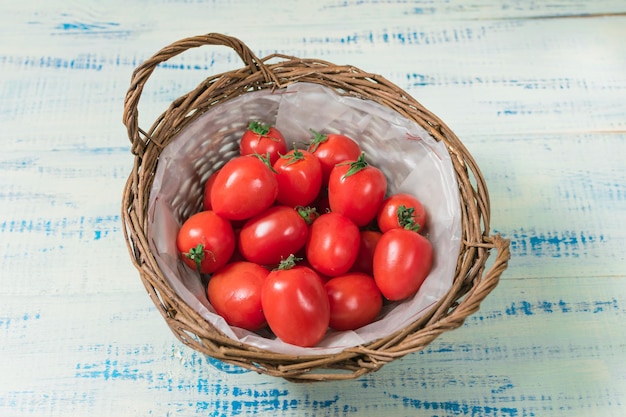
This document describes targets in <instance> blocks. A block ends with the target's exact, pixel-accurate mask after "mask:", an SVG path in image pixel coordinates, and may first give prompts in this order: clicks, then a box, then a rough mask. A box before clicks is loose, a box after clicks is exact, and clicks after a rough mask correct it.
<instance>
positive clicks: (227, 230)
mask: <svg viewBox="0 0 626 417" xmlns="http://www.w3.org/2000/svg"><path fill="white" fill-rule="evenodd" d="M176 248H177V249H178V252H179V253H180V254H181V257H182V260H183V262H184V263H185V264H187V265H188V266H189V267H190V268H194V269H196V270H197V271H198V272H200V273H202V274H210V273H211V272H213V271H216V270H217V269H219V268H221V267H222V266H224V265H226V263H227V262H228V260H229V259H230V257H231V256H232V255H233V252H234V251H235V234H234V232H233V228H232V226H231V224H230V222H229V221H228V220H226V219H224V218H223V217H221V216H219V215H218V214H216V213H215V212H213V211H201V212H199V213H196V214H194V215H192V216H191V217H189V218H188V219H187V220H186V221H185V222H184V223H183V224H182V226H181V227H180V229H179V231H178V234H177V236H176Z"/></svg>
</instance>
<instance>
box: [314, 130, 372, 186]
mask: <svg viewBox="0 0 626 417" xmlns="http://www.w3.org/2000/svg"><path fill="white" fill-rule="evenodd" d="M311 132H313V135H314V137H313V140H312V141H311V143H309V145H308V148H307V149H308V151H309V152H311V153H312V154H313V155H315V156H316V157H317V159H319V160H320V163H321V165H322V184H328V178H329V176H330V171H332V169H333V168H334V167H335V165H337V164H339V163H342V162H344V161H354V160H355V159H357V158H358V157H359V155H361V147H360V146H359V144H358V143H356V142H355V141H354V140H353V139H351V138H349V137H348V136H345V135H341V134H338V133H329V134H326V135H324V134H321V133H319V132H316V131H315V130H313V129H311Z"/></svg>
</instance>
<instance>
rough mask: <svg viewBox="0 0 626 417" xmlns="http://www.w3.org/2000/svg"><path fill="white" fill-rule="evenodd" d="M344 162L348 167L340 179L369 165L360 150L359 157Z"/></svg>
mask: <svg viewBox="0 0 626 417" xmlns="http://www.w3.org/2000/svg"><path fill="white" fill-rule="evenodd" d="M345 164H349V165H350V168H349V169H348V172H346V173H345V174H343V177H341V179H344V180H345V179H346V178H348V177H350V176H352V175H354V174H356V173H357V172H359V171H361V170H363V169H365V168H367V167H368V166H369V164H368V163H367V161H366V160H365V153H364V152H361V155H359V158H358V159H357V160H356V161H352V162H346V163H345Z"/></svg>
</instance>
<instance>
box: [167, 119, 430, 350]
mask: <svg viewBox="0 0 626 417" xmlns="http://www.w3.org/2000/svg"><path fill="white" fill-rule="evenodd" d="M312 132H313V137H312V139H311V141H310V143H308V144H306V146H304V147H303V148H302V149H298V147H297V146H296V145H294V146H293V147H291V148H288V146H287V143H286V141H285V138H284V137H283V135H282V134H281V132H280V131H278V130H277V129H276V127H274V126H271V125H267V124H262V123H259V122H252V123H250V125H249V126H248V129H247V130H246V132H245V133H244V134H243V136H242V138H241V140H240V143H239V145H240V149H239V150H240V155H238V156H236V157H234V158H233V159H231V160H229V161H227V162H226V163H225V164H224V165H223V166H222V167H221V168H220V169H219V170H217V171H216V172H214V173H213V174H212V175H211V176H210V178H209V179H208V180H207V182H206V184H205V195H204V202H203V210H202V211H200V212H198V213H196V214H194V215H192V216H190V217H189V218H188V219H187V220H186V221H185V222H184V223H183V224H182V226H181V228H180V230H179V232H178V235H177V242H176V243H177V248H178V251H179V253H180V254H181V258H182V260H183V261H184V262H185V263H186V264H187V265H188V266H189V267H191V268H194V269H197V270H198V272H199V273H200V274H203V275H204V274H207V276H209V281H208V285H207V296H208V299H209V302H210V303H211V305H212V306H213V308H214V309H215V310H216V312H217V313H218V314H220V315H221V316H222V317H223V318H224V319H225V320H226V322H227V323H228V324H229V325H231V326H237V327H241V328H244V329H248V330H251V331H257V330H260V329H263V328H266V327H269V329H270V330H271V331H272V332H273V333H274V334H275V335H276V336H277V337H278V338H280V339H281V340H282V341H284V342H286V343H290V344H294V345H298V346H305V347H310V346H315V345H316V344H317V343H318V342H319V341H320V340H321V339H322V338H323V337H324V335H325V334H326V332H327V331H328V329H329V328H331V329H334V330H340V331H341V330H354V329H357V328H360V327H362V326H364V325H367V324H369V323H371V322H373V321H374V320H375V319H376V318H377V316H378V315H379V314H380V311H381V309H382V306H383V304H384V303H385V302H386V301H398V300H403V299H406V298H408V297H410V296H412V295H414V294H415V293H416V292H417V291H418V289H419V288H420V286H421V285H422V282H423V281H424V280H425V278H426V277H427V275H428V273H429V272H430V269H431V267H432V261H433V248H432V246H431V244H430V241H429V240H428V239H427V238H426V237H425V236H424V230H425V226H426V220H427V219H426V212H425V209H424V207H423V205H422V204H421V202H420V201H419V200H417V199H416V198H415V197H414V196H412V195H409V194H394V195H387V191H388V189H387V180H386V177H385V175H384V174H383V173H382V172H381V171H380V170H379V169H378V168H377V167H375V166H373V165H371V164H369V163H368V162H367V161H366V160H365V156H364V153H363V152H362V150H361V148H360V146H359V145H358V144H357V143H356V142H355V141H354V140H352V139H351V138H349V137H347V136H345V135H341V134H326V135H323V134H320V133H317V132H314V131H312Z"/></svg>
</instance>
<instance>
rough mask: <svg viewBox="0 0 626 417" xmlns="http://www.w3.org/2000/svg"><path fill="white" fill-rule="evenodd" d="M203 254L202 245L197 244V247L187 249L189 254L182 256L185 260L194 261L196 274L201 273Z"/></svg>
mask: <svg viewBox="0 0 626 417" xmlns="http://www.w3.org/2000/svg"><path fill="white" fill-rule="evenodd" d="M204 253H205V251H204V245H203V244H202V243H198V246H196V247H195V248H191V249H189V252H187V253H185V254H184V255H185V257H186V258H187V259H191V260H192V261H194V263H195V264H196V270H197V271H198V273H201V264H202V261H203V260H204Z"/></svg>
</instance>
